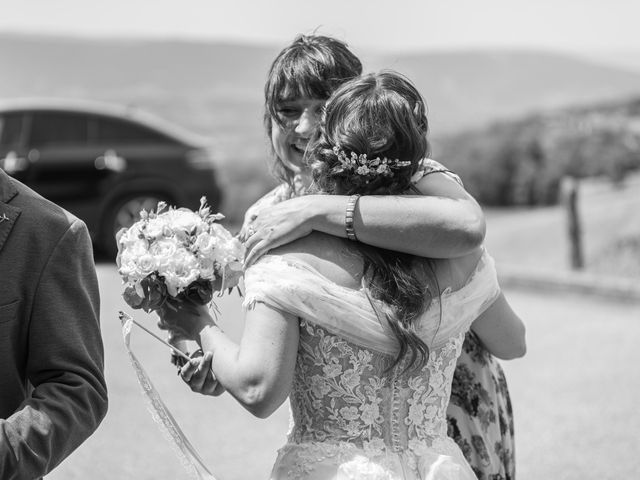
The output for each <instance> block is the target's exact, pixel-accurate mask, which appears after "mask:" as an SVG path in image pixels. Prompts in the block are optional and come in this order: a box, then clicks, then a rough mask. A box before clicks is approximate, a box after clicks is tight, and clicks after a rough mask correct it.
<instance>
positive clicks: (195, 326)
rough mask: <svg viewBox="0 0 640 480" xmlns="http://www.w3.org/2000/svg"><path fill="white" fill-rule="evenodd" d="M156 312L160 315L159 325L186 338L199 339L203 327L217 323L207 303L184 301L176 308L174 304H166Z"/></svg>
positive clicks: (175, 334) (177, 335)
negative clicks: (197, 303)
mask: <svg viewBox="0 0 640 480" xmlns="http://www.w3.org/2000/svg"><path fill="white" fill-rule="evenodd" d="M156 312H157V314H158V316H159V317H160V322H159V323H158V326H159V327H160V328H161V329H163V330H169V331H170V332H171V334H172V335H173V336H176V337H182V338H184V339H186V340H195V341H197V340H198V337H199V335H200V332H201V331H202V329H203V328H205V327H207V326H209V325H215V322H214V321H213V317H212V316H211V313H209V308H208V307H207V306H206V305H196V304H193V303H187V302H184V303H181V304H180V306H178V307H177V308H174V307H173V305H168V304H165V305H163V306H162V307H161V308H160V309H158V310H156Z"/></svg>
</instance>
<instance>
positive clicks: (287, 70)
mask: <svg viewBox="0 0 640 480" xmlns="http://www.w3.org/2000/svg"><path fill="white" fill-rule="evenodd" d="M361 73H362V64H361V63H360V60H359V59H358V57H356V56H355V55H354V54H353V53H352V52H351V51H350V50H349V48H348V47H347V45H346V44H345V43H344V42H341V41H340V40H336V39H335V38H331V37H326V36H323V35H299V36H298V37H297V38H296V39H295V40H294V41H293V43H291V45H289V46H288V47H286V48H285V49H284V50H282V51H281V52H280V53H279V54H278V56H277V57H276V59H275V60H274V61H273V63H272V64H271V68H270V69H269V74H268V76H267V82H266V84H265V86H264V104H265V114H264V123H265V128H266V131H267V135H268V136H269V137H270V136H271V130H272V128H273V121H276V122H277V123H279V124H280V127H284V125H282V123H281V121H280V118H279V115H278V112H277V107H278V104H279V103H280V102H282V101H286V100H292V99H297V98H311V99H319V100H326V99H327V98H329V96H330V95H331V94H332V93H333V91H334V90H335V89H336V88H337V87H338V86H340V85H342V84H343V83H344V82H346V81H347V80H350V79H352V78H355V77H358V76H359V75H360V74H361ZM273 170H274V174H275V176H276V177H277V178H279V179H280V180H282V181H285V182H287V183H289V184H291V182H292V176H293V174H292V172H290V171H289V170H288V169H287V168H286V167H285V166H284V165H283V164H282V162H281V161H280V159H278V158H276V162H275V164H274V167H273Z"/></svg>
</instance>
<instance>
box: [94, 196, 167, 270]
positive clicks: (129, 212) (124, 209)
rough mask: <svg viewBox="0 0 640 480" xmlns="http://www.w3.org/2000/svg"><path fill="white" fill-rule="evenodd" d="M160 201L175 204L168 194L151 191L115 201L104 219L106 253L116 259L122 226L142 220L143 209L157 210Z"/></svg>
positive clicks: (102, 229)
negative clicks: (117, 235)
mask: <svg viewBox="0 0 640 480" xmlns="http://www.w3.org/2000/svg"><path fill="white" fill-rule="evenodd" d="M160 201H164V202H166V203H167V204H168V205H172V204H173V201H172V200H171V199H170V198H168V197H167V196H164V195H158V194H151V193H150V194H139V195H133V196H129V197H125V198H123V199H121V200H119V201H117V202H116V203H114V204H113V205H112V206H111V208H109V209H108V210H107V213H106V214H105V215H104V218H103V221H102V228H101V231H102V234H101V238H102V241H101V244H102V248H103V250H104V252H105V254H106V255H108V256H109V257H110V258H112V259H115V257H116V254H117V253H118V246H117V244H116V234H117V233H118V232H119V231H120V230H121V229H122V228H129V227H130V226H131V225H133V224H134V223H135V222H137V221H138V220H140V211H141V210H147V211H151V210H155V209H156V207H157V206H158V202H160Z"/></svg>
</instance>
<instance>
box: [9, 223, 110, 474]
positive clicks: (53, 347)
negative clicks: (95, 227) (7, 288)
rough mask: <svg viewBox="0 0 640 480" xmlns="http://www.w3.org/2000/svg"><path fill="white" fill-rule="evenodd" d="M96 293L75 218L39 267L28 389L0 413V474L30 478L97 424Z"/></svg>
mask: <svg viewBox="0 0 640 480" xmlns="http://www.w3.org/2000/svg"><path fill="white" fill-rule="evenodd" d="M99 312H100V304H99V293H98V282H97V277H96V271H95V265H94V263H93V256H92V249H91V243H90V239H89V235H88V232H87V230H86V227H85V225H84V223H82V222H81V221H79V220H75V221H74V222H73V223H72V224H71V225H70V227H69V229H68V230H67V231H66V232H65V234H64V235H63V236H62V237H61V239H60V241H59V242H58V244H57V245H56V247H55V248H54V250H53V252H52V254H51V256H50V257H49V259H48V260H47V263H46V265H45V266H44V269H43V270H42V275H41V279H40V281H39V285H38V287H37V291H36V294H35V298H34V304H33V309H32V315H31V318H30V319H25V321H29V322H30V327H29V351H28V360H27V371H26V375H27V378H28V380H29V381H30V383H31V384H32V385H33V391H32V394H31V395H30V397H28V398H27V399H26V400H25V401H24V402H23V404H22V405H21V406H20V408H19V409H18V410H17V411H16V412H15V413H14V414H13V415H12V416H10V417H9V418H8V419H6V420H0V478H2V479H3V480H7V479H27V478H38V477H41V476H43V475H45V474H46V473H48V472H49V471H50V470H52V469H53V468H54V467H55V466H57V465H58V464H59V463H60V462H61V461H62V460H64V459H65V458H66V457H67V456H68V455H69V454H70V453H71V452H72V451H73V450H74V449H76V448H77V447H78V446H79V445H80V444H81V443H82V442H83V441H84V440H85V439H86V438H87V437H89V435H91V433H92V432H93V431H94V430H95V429H96V428H97V427H98V425H99V424H100V422H101V421H102V418H103V417H104V415H105V414H106V411H107V389H106V384H105V380H104V370H103V368H104V365H103V364H104V351H103V345H102V338H101V335H100V325H99Z"/></svg>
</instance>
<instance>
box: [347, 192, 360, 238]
mask: <svg viewBox="0 0 640 480" xmlns="http://www.w3.org/2000/svg"><path fill="white" fill-rule="evenodd" d="M359 199H360V195H357V194H356V195H351V196H350V197H349V201H348V202H347V211H346V212H345V215H344V229H345V231H346V232H347V238H348V239H349V240H353V241H354V242H357V241H358V237H356V230H355V228H354V226H353V215H354V213H355V210H356V205H358V200H359Z"/></svg>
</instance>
